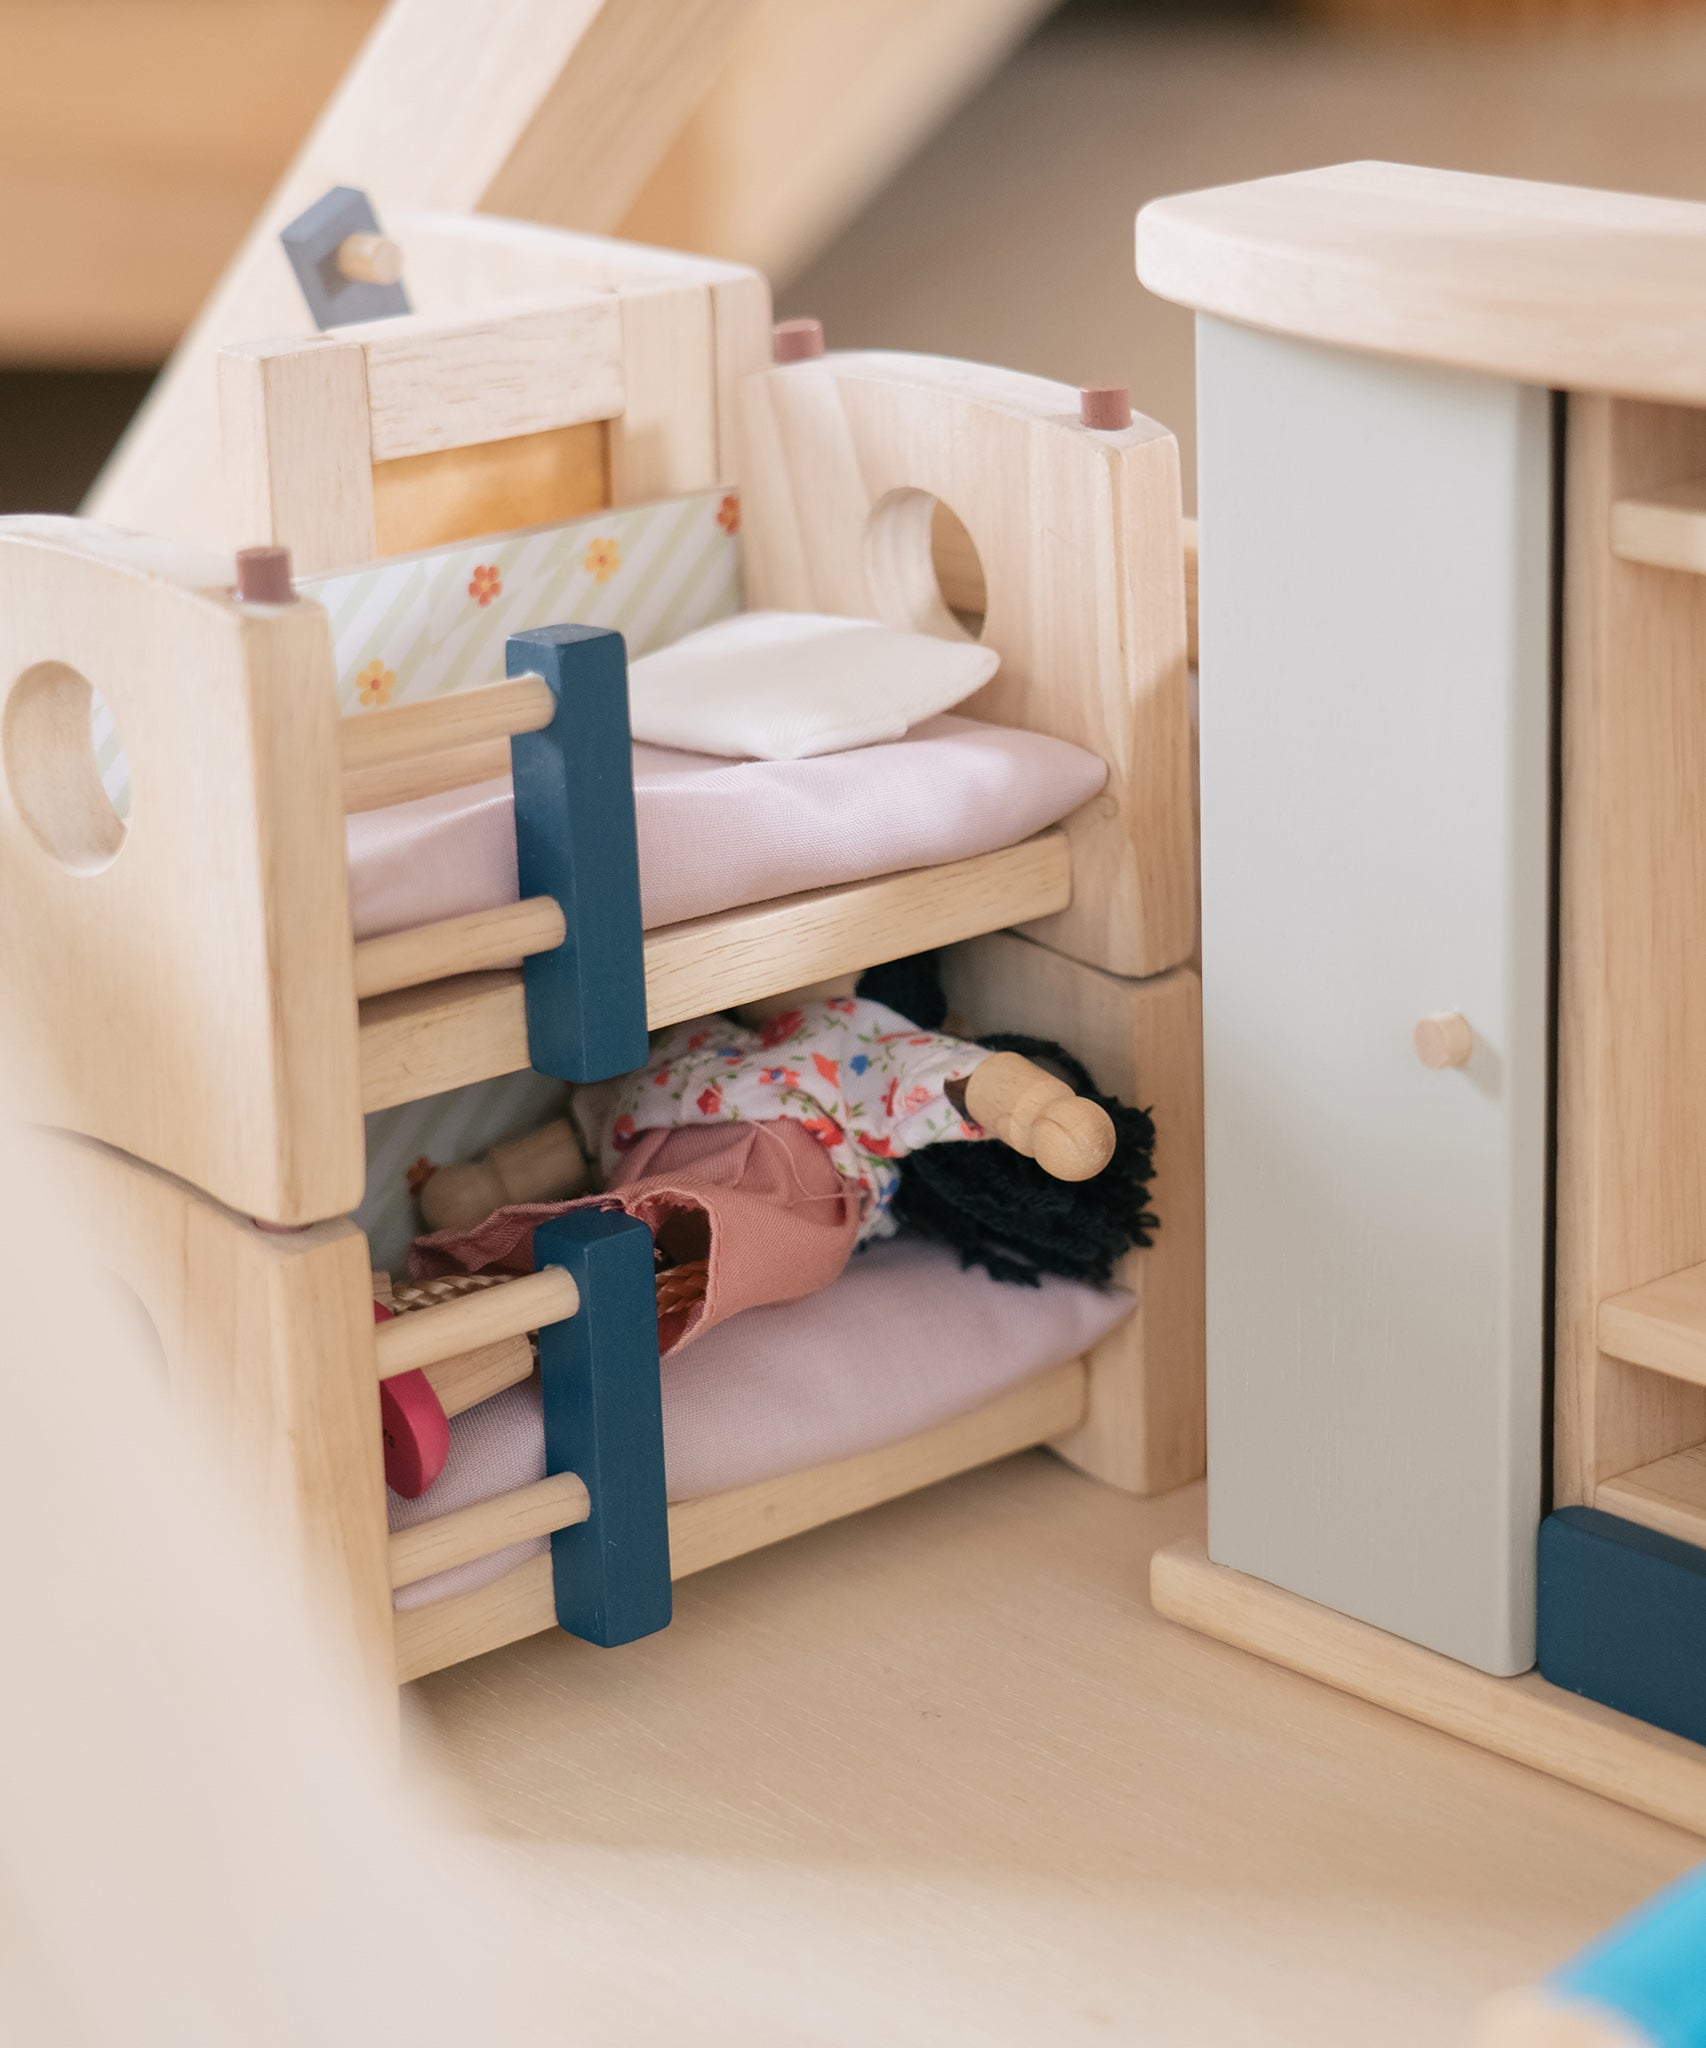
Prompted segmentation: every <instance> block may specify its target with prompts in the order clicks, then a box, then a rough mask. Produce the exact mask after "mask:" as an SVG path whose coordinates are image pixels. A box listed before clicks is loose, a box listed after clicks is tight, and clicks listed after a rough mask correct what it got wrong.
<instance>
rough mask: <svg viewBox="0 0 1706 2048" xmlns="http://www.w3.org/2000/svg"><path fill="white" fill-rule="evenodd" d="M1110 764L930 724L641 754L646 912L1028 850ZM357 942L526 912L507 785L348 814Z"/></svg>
mask: <svg viewBox="0 0 1706 2048" xmlns="http://www.w3.org/2000/svg"><path fill="white" fill-rule="evenodd" d="M1106 780H1107V768H1106V766H1105V765H1104V763H1103V762H1102V761H1101V760H1100V759H1099V758H1098V757H1097V756H1096V755H1094V754H1091V753H1087V752H1085V750H1084V749H1083V748H1082V747H1075V746H1072V745H1070V744H1069V743H1068V742H1067V741H1065V740H1056V739H1050V738H1048V737H1047V736H1046V735H1044V734H1042V733H1034V732H1018V731H1015V730H1013V729H1011V728H1009V727H1006V726H997V725H983V724H979V723H978V722H977V721H976V720H973V719H969V718H956V717H953V716H944V717H941V718H932V719H930V720H928V721H927V722H926V723H925V724H923V725H920V726H917V727H915V728H914V729H913V730H912V731H911V732H910V733H908V734H907V736H906V738H905V739H902V740H890V741H887V742H884V743H883V744H880V745H877V746H871V747H856V748H853V749H850V750H849V751H848V752H846V753H841V754H821V755H818V756H817V757H815V758H814V759H811V760H806V761H727V760H721V759H718V758H716V757H714V756H712V755H709V754H681V753H673V752H671V751H669V750H668V749H666V748H663V747H647V746H636V747H635V748H634V805H635V811H636V813H637V817H638V824H639V840H640V904H641V911H642V915H643V917H644V920H645V924H646V927H647V929H648V930H650V929H651V928H653V927H654V926H657V925H666V924H676V923H678V922H680V920H681V919H683V918H689V917H703V916H706V915H708V914H709V913H710V912H712V911H717V910H731V909H733V908H735V907H736V906H737V905H739V904H743V903H762V902H765V901H766V900H768V899H769V898H770V897H772V896H791V895H793V894H795V893H796V892H797V891H799V890H802V889H825V888H833V887H834V886H836V885H837V884H839V883H844V882H858V881H864V880H866V879H868V878H869V877H870V876H873V875H888V874H896V873H898V872H900V871H901V870H902V869H904V868H916V867H934V866H938V865H940V864H941V863H942V862H945V861H952V860H964V859H967V858H969V857H970V856H971V855H973V854H979V853H992V852H993V851H994V850H995V849H996V848H997V847H1001V846H1013V845H1016V844H1017V842H1018V841H1019V840H1021V839H1028V838H1029V837H1030V835H1031V834H1032V833H1033V832H1040V831H1041V830H1042V829H1043V827H1044V826H1046V825H1052V824H1055V823H1056V822H1057V821H1058V820H1060V819H1061V818H1064V817H1065V816H1066V815H1067V813H1068V812H1069V811H1075V810H1076V809H1077V808H1078V806H1079V805H1080V804H1082V803H1086V802H1088V801H1089V799H1090V798H1091V797H1093V796H1095V795H1096V794H1097V792H1098V791H1099V790H1100V789H1101V787H1102V785H1103V783H1104V782H1106ZM349 864H350V894H351V899H352V906H353V909H354V913H355V935H356V937H357V938H358V939H367V938H376V937H378V936H380V935H381V934H382V933H385V932H393V931H403V930H406V929H407V928H408V927H409V926H411V925H417V924H428V923H431V922H432V921H433V920H435V919H437V918H444V917H460V916H463V915H465V914H466V913H468V912H470V911H476V910H490V909H492V908H494V907H495V906H497V905H499V904H502V903H513V902H514V901H515V895H516V879H515V819H514V807H513V800H512V796H511V792H510V784H509V778H508V776H504V777H502V778H500V779H499V780H497V781H494V782H482V783H477V784H475V785H473V786H472V787H470V788H467V789H454V790H448V791H446V792H445V793H444V794H443V795H441V796H432V797H422V798H420V799H418V800H417V801H416V802H414V803H407V804H396V805H393V806H392V807H391V808H390V809H388V810H380V811H358V812H356V813H355V815H354V816H352V817H351V818H350V820H349Z"/></svg>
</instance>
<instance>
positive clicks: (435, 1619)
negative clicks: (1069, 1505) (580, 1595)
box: [396, 1359, 1086, 1683]
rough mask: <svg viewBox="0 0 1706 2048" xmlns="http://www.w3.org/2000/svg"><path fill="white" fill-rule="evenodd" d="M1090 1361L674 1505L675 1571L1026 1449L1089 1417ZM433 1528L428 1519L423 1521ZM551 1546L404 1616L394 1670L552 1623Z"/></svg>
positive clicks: (459, 1654)
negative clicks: (815, 1460)
mask: <svg viewBox="0 0 1706 2048" xmlns="http://www.w3.org/2000/svg"><path fill="white" fill-rule="evenodd" d="M1085 1378H1086V1374H1085V1366H1084V1364H1083V1362H1082V1361H1081V1360H1078V1359H1071V1360H1068V1361H1066V1362H1065V1363H1063V1364H1060V1365H1056V1366H1052V1367H1050V1368H1048V1369H1047V1370H1046V1371H1044V1372H1041V1373H1038V1374H1036V1375H1035V1376H1034V1377H1032V1378H1030V1379H1028V1380H1023V1381H1021V1382H1020V1383H1019V1385H1017V1386H1016V1387H1013V1388H1011V1389H1010V1390H1009V1391H1008V1392H1007V1393H1005V1394H1000V1395H998V1396H997V1397H996V1398H995V1399H994V1400H992V1401H989V1402H987V1403H985V1404H984V1405H983V1406H982V1407H980V1408H976V1409H974V1410H973V1411H972V1412H971V1413H970V1414H969V1415H962V1416H957V1417H955V1419H954V1420H953V1421H951V1422H944V1423H940V1424H938V1425H937V1426H936V1427H935V1428H933V1429H928V1430H923V1431H921V1432H919V1433H918V1434H917V1435H915V1436H910V1437H905V1438H903V1439H901V1441H900V1442H898V1443H894V1444H888V1445H884V1446H883V1447H881V1448H880V1449H877V1450H873V1451H862V1452H859V1453H856V1454H855V1455H854V1456H852V1457H847V1458H840V1459H836V1460H835V1461H834V1462H833V1463H830V1464H825V1465H814V1466H810V1467H808V1468H807V1469H806V1470H804V1471H800V1472H791V1473H787V1474H785V1475H783V1476H781V1477H779V1478H775V1479H764V1480H759V1481H757V1482H756V1483H755V1484H753V1485H751V1486H744V1487H737V1488H735V1489H734V1490H732V1491H731V1492H728V1493H716V1494H707V1495H704V1496H702V1497H701V1498H699V1499H697V1500H686V1501H681V1502H678V1503H674V1504H672V1505H671V1507H670V1510H669V1558H670V1576H671V1577H672V1578H675V1579H685V1578H690V1577H691V1576H692V1575H693V1573H695V1572H701V1571H706V1570H709V1568H710V1567H711V1566H712V1565H714V1564H722V1563H724V1562H725V1561H726V1560H727V1559H729V1558H731V1557H740V1556H742V1555H744V1554H745V1553H746V1552H747V1551H749V1550H759V1549H762V1548H763V1547H764V1545H766V1544H768V1543H780V1542H782V1541H784V1540H785V1539H786V1538H787V1537H789V1536H799V1535H803V1534H804V1533H805V1531H806V1530H808V1529H816V1528H819V1527H821V1526H822V1525H823V1524H824V1523H825V1522H834V1521H839V1520H841V1519H842V1518H843V1517H844V1516H847V1515H856V1514H858V1513H860V1512H861V1511H862V1510H863V1509H865V1508H871V1507H877V1506H880V1505H881V1504H882V1502H884V1501H888V1500H897V1499H899V1498H900V1496H901V1495H903V1494H908V1493H916V1492H917V1491H918V1490H919V1489H920V1488H921V1487H925V1486H933V1485H934V1484H935V1483H936V1482H937V1481H938V1480H941V1479H951V1478H953V1477H954V1476H955V1475H956V1474H958V1473H961V1472H969V1471H971V1470H972V1469H973V1468H974V1467H976V1466H978V1465H989V1464H993V1463H994V1462H995V1460H996V1459H998V1458H1005V1457H1010V1456H1012V1455H1013V1454H1014V1453H1015V1452H1018V1451H1024V1450H1030V1449H1032V1448H1034V1447H1035V1446H1036V1445H1038V1444H1044V1443H1048V1442H1050V1441H1051V1440H1052V1439H1053V1438H1055V1437H1058V1436H1061V1435H1064V1434H1065V1433H1066V1432H1067V1431H1068V1430H1070V1429H1072V1428H1074V1427H1075V1426H1076V1425H1077V1424H1078V1423H1079V1422H1080V1421H1081V1420H1082V1419H1083V1415H1084V1406H1085ZM426 1526H427V1527H430V1526H431V1524H430V1523H429V1524H427V1525H426ZM556 1618H557V1617H556V1608H555V1601H554V1595H553V1588H552V1578H551V1559H550V1556H549V1554H548V1553H546V1552H544V1551H543V1550H541V1551H540V1553H539V1554H537V1555H532V1556H528V1557H526V1558H525V1559H524V1560H523V1561H522V1562H521V1563H519V1564H515V1565H512V1566H510V1567H509V1568H508V1569H507V1570H506V1571H505V1572H504V1573H503V1575H502V1576H501V1577H499V1578H497V1579H496V1580H494V1581H492V1582H490V1583H488V1584H484V1585H481V1586H477V1587H475V1588H473V1589H472V1590H470V1591H467V1592H462V1593H456V1594H452V1595H450V1596H449V1597H448V1598H445V1599H441V1600H437V1601H434V1602H431V1603H429V1604H427V1605H425V1606H422V1607H416V1608H413V1609H410V1610H408V1611H406V1612H402V1613H399V1614H398V1616H397V1626H396V1645H397V1676H398V1679H399V1681H402V1682H405V1683H406V1682H407V1681H408V1680H410V1679H414V1678H424V1677H425V1676H426V1675H427V1673H428V1672H432V1671H441V1670H443V1669H444V1668H445V1666H446V1665H450V1664H460V1663H462V1662H463V1661H465V1660H466V1659H467V1658H469V1657H478V1656H480V1655H482V1654H483V1653H484V1652H485V1651H487V1650H496V1649H501V1648H502V1647H503V1645H504V1644H506V1643H513V1642H518V1641H520V1639H521V1638H522V1637H523V1636H531V1635H537V1634H538V1633H540V1631H541V1630H544V1629H548V1628H552V1627H554V1626H555V1625H556Z"/></svg>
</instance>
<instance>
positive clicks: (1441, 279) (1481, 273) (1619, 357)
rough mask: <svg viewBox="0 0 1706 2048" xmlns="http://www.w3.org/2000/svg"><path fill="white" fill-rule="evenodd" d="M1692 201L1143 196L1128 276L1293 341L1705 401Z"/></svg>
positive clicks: (1350, 190)
mask: <svg viewBox="0 0 1706 2048" xmlns="http://www.w3.org/2000/svg"><path fill="white" fill-rule="evenodd" d="M1703 259H1706V206H1702V205H1699V204H1697V203H1695V202H1693V201H1690V200H1681V199H1649V198H1643V197H1638V196H1636V195H1634V194H1630V193H1621V192H1595V191H1585V190H1579V189H1577V188H1575V187H1573V186H1567V185H1543V184H1538V183H1528V182H1523V181H1518V180H1515V179H1509V178H1482V177H1473V176H1470V175H1468V174H1467V173H1465V172H1461V171H1433V170H1424V169H1420V168H1417V167H1415V166H1412V165H1408V164H1387V163H1361V164H1337V165H1334V166H1332V167H1331V168H1329V169H1326V170H1318V171H1297V172H1292V173H1290V174H1288V175H1286V176H1283V177H1278V178H1260V179H1256V180H1254V181H1252V182H1251V183H1249V184H1245V185H1228V186H1222V187H1220V188H1219V189H1216V190H1211V191H1207V192H1194V193H1188V194H1185V195H1182V196H1181V197H1179V198H1175V199H1160V200H1155V201H1153V202H1152V203H1151V204H1150V205H1149V206H1146V207H1145V208H1144V209H1143V212H1142V214H1141V215H1140V216H1139V219H1138V229H1137V269H1138V276H1139V277H1140V278H1141V279H1142V280H1143V282H1144V284H1145V285H1147V286H1148V288H1149V289H1150V290H1151V291H1152V292H1155V293H1156V294H1157V295H1158V296H1159V297H1161V298H1164V299H1173V300H1176V301H1178V302H1179V303H1180V304H1183V305H1188V306H1194V307H1195V308H1196V309H1197V310H1198V311H1199V312H1205V313H1215V314H1219V315H1220V316H1221V317H1222V318H1223V319H1228V320H1237V321H1242V322H1245V323H1247V324H1249V325H1252V326H1257V327H1265V328H1270V329H1272V330H1274V331H1275V332H1277V333H1281V334H1290V335H1295V336H1298V337H1300V338H1302V339H1305V340H1310V341H1322V342H1330V343H1334V344H1336V345H1338V346H1340V347H1344V348H1360V349H1373V350H1377V351H1380V352H1382V353H1384V354H1389V355H1399V356H1404V357H1407V358H1411V359H1414V360H1417V361H1421V362H1432V363H1443V364H1450V365H1454V366H1456V367H1457V368H1460V369H1469V370H1486V371H1489V372H1491V373H1493V374H1495V375H1499V376H1505V377H1509V378H1511V379H1512V380H1514V381H1515V382H1518V383H1524V384H1538V385H1540V386H1542V387H1543V388H1551V389H1555V390H1567V391H1584V390H1585V391H1613V392H1618V393H1621V394H1623V395H1625V396H1628V397H1642V398H1670V399H1681V400H1692V401H1695V402H1698V401H1699V400H1700V399H1702V398H1703V397H1706V370H1703V369H1702V367H1701V364H1702V356H1703V352H1706V288H1703V287H1702V284H1701V277H1702V274H1703V271H1706V263H1703Z"/></svg>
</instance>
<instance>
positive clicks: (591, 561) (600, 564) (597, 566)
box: [581, 540, 622, 583]
mask: <svg viewBox="0 0 1706 2048" xmlns="http://www.w3.org/2000/svg"><path fill="white" fill-rule="evenodd" d="M621 566H622V550H621V549H620V548H619V547H618V546H617V544H616V543H615V541H613V540H595V541H593V542H592V543H591V545H590V546H589V547H588V548H587V551H586V557H585V559H584V560H583V561H582V563H581V567H582V568H583V569H584V570H585V571H586V573H587V574H588V575H589V576H590V577H591V578H592V580H593V581H594V582H595V583H608V582H609V581H610V579H611V577H612V576H614V575H615V574H616V572H617V570H618V569H620V568H621Z"/></svg>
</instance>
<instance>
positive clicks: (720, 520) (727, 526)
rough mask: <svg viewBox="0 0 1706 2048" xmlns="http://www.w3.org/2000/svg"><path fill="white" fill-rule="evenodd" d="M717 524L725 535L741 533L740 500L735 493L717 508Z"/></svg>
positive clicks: (730, 494) (730, 493)
mask: <svg viewBox="0 0 1706 2048" xmlns="http://www.w3.org/2000/svg"><path fill="white" fill-rule="evenodd" d="M717 524H718V525H719V526H720V527H721V528H722V529H723V531H724V532H725V533H739V532H740V500H739V499H738V498H737V497H736V496H735V494H734V492H733V491H730V492H729V494H728V496H727V497H726V498H724V500H723V502H722V503H721V504H720V505H719V506H718V507H717Z"/></svg>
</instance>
